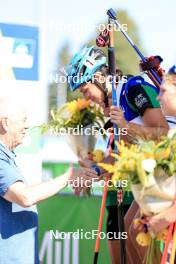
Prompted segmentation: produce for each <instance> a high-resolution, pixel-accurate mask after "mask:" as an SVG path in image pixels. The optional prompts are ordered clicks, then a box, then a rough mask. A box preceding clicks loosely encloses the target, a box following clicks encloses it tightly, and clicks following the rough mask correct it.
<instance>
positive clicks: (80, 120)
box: [43, 98, 104, 133]
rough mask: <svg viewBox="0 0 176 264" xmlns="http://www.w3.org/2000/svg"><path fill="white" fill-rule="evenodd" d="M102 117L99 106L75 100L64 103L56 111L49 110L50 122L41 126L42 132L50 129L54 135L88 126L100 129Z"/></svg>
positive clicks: (88, 101) (102, 121) (82, 100)
mask: <svg viewBox="0 0 176 264" xmlns="http://www.w3.org/2000/svg"><path fill="white" fill-rule="evenodd" d="M101 123H104V115H103V113H102V109H101V107H100V106H98V105H96V104H91V102H90V100H85V99H80V98H79V99H77V100H73V101H71V102H67V103H65V104H64V105H63V106H62V107H60V108H58V109H52V110H51V120H50V121H49V123H48V124H45V125H43V130H44V131H45V130H48V129H51V130H52V131H54V132H56V133H60V132H61V131H64V129H65V130H66V131H67V130H68V129H69V128H78V130H79V131H80V130H81V128H84V127H86V126H88V125H96V126H97V127H99V128H100V127H101V126H102V124H101Z"/></svg>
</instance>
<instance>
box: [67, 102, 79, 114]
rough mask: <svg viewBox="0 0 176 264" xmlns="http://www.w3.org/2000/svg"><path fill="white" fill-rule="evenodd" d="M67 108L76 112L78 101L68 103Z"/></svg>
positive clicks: (71, 111)
mask: <svg viewBox="0 0 176 264" xmlns="http://www.w3.org/2000/svg"><path fill="white" fill-rule="evenodd" d="M67 109H68V111H69V112H70V113H72V114H74V113H75V112H76V110H77V109H78V107H77V101H76V100H74V101H72V102H70V103H67Z"/></svg>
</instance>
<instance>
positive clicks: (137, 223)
mask: <svg viewBox="0 0 176 264" xmlns="http://www.w3.org/2000/svg"><path fill="white" fill-rule="evenodd" d="M140 223H141V219H140V218H136V219H134V220H133V224H134V225H135V226H138V225H139V224H140Z"/></svg>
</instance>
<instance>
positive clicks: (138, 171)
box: [99, 129, 176, 263]
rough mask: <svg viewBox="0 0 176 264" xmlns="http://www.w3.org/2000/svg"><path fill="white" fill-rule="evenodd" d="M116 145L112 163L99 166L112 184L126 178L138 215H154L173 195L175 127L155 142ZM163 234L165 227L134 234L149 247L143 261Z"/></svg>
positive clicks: (175, 180)
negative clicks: (138, 209)
mask: <svg viewBox="0 0 176 264" xmlns="http://www.w3.org/2000/svg"><path fill="white" fill-rule="evenodd" d="M116 144H117V147H118V151H119V154H112V155H113V156H114V157H115V158H116V161H115V163H114V165H109V164H104V163H99V165H100V166H102V167H103V168H104V169H106V170H107V171H108V172H110V173H112V181H113V182H114V184H115V183H116V182H117V181H119V180H124V179H125V180H128V182H129V188H130V189H131V191H132V192H133V195H134V198H135V200H136V202H137V203H138V205H139V207H140V209H141V214H142V215H147V216H148V215H154V214H157V213H160V212H161V211H163V210H164V209H167V208H169V207H170V206H172V205H173V202H174V199H175V194H176V130H175V129H172V130H170V131H169V133H168V135H167V136H166V137H164V138H163V139H162V141H161V142H159V143H155V142H154V141H148V142H147V141H138V144H136V145H131V146H130V147H126V146H125V144H124V142H123V141H121V143H116ZM137 221H138V220H137ZM166 236H167V230H163V231H162V232H160V233H159V234H157V235H156V236H155V237H153V234H150V233H149V232H146V233H145V232H142V233H139V234H138V236H137V238H136V239H137V242H138V243H139V244H140V245H141V246H149V251H148V254H147V262H146V263H149V261H151V256H153V257H154V258H155V257H156V255H155V254H154V250H155V249H156V247H155V245H156V240H160V241H162V240H165V238H166ZM155 260H156V259H155Z"/></svg>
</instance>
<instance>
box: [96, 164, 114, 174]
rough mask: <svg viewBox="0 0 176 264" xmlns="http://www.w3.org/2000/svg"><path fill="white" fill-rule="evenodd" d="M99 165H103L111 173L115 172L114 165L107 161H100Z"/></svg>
mask: <svg viewBox="0 0 176 264" xmlns="http://www.w3.org/2000/svg"><path fill="white" fill-rule="evenodd" d="M98 166H100V167H102V168H103V169H105V170H106V171H107V172H109V173H113V172H114V166H113V165H110V164H106V163H98Z"/></svg>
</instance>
